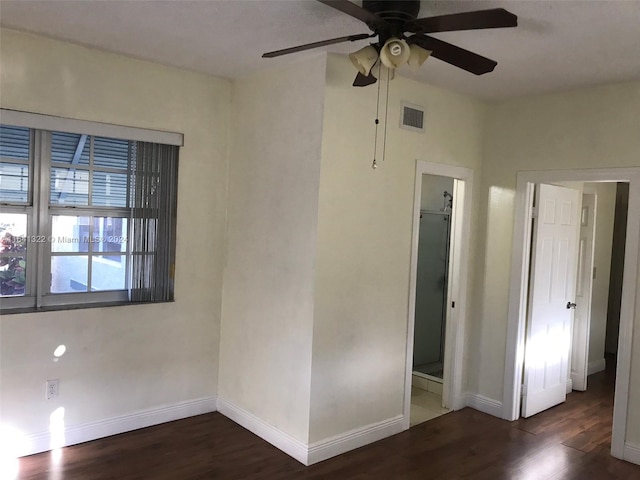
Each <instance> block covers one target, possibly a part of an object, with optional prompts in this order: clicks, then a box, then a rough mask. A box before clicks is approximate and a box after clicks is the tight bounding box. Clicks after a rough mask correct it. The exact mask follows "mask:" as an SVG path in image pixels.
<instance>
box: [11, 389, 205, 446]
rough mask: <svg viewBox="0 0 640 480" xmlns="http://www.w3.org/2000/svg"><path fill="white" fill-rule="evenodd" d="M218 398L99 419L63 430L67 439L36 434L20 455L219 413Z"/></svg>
mask: <svg viewBox="0 0 640 480" xmlns="http://www.w3.org/2000/svg"><path fill="white" fill-rule="evenodd" d="M216 403H217V402H216V397H215V396H213V397H205V398H199V399H197V400H189V401H186V402H180V403H176V404H173V405H165V406H162V407H157V408H150V409H148V410H140V411H138V412H134V413H131V414H128V415H122V416H119V417H113V418H108V419H104V420H98V421H95V422H89V423H84V424H81V425H71V426H69V427H65V428H64V434H63V435H64V436H62V435H61V434H59V435H56V436H55V438H54V435H52V434H51V433H50V432H41V433H35V434H32V435H27V436H26V437H25V440H26V441H25V442H24V444H25V445H24V448H23V449H22V451H21V452H20V455H21V456H24V455H33V454H35V453H40V452H46V451H47V450H51V449H52V448H59V447H68V446H70V445H76V444H78V443H84V442H88V441H91V440H96V439H98V438H103V437H109V436H111V435H117V434H119V433H124V432H130V431H131V430H137V429H139V428H145V427H150V426H152V425H158V424H160V423H166V422H171V421H173V420H179V419H181V418H187V417H193V416H195V415H200V414H203V413H209V412H215V411H216Z"/></svg>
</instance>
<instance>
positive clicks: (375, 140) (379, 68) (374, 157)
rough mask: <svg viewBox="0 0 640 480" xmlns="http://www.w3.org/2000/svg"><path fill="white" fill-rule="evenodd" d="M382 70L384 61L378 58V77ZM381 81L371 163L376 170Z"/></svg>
mask: <svg viewBox="0 0 640 480" xmlns="http://www.w3.org/2000/svg"><path fill="white" fill-rule="evenodd" d="M381 71H382V63H380V60H378V79H380V72H381ZM381 83H382V82H381V81H379V82H378V100H377V101H376V119H375V124H376V133H375V137H374V139H373V163H372V164H371V168H373V169H374V170H375V169H376V168H378V162H376V155H377V154H378V124H379V123H380V120H379V118H378V117H379V113H380V84H381Z"/></svg>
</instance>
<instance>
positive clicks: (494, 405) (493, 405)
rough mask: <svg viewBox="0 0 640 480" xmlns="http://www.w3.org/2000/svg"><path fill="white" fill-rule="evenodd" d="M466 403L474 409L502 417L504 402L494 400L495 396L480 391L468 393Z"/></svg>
mask: <svg viewBox="0 0 640 480" xmlns="http://www.w3.org/2000/svg"><path fill="white" fill-rule="evenodd" d="M465 403H466V405H467V407H470V408H473V409H474V410H478V411H480V412H482V413H486V414H488V415H492V416H494V417H498V418H501V417H502V402H500V401H498V400H494V399H493V398H489V397H485V396H484V395H480V394H478V393H467V395H466V401H465Z"/></svg>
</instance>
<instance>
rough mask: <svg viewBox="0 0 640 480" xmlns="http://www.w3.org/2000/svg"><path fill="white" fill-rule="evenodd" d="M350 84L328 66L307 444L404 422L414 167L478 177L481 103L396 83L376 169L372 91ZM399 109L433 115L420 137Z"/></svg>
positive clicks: (346, 69)
mask: <svg viewBox="0 0 640 480" xmlns="http://www.w3.org/2000/svg"><path fill="white" fill-rule="evenodd" d="M354 76H355V72H354V69H353V66H352V65H351V64H350V63H349V60H348V59H347V58H342V57H339V56H334V55H330V56H329V60H328V67H327V93H326V98H325V116H324V132H323V139H322V169H321V176H320V210H319V220H318V256H317V273H316V301H315V314H314V315H315V319H314V325H313V369H312V379H311V425H310V441H311V442H314V441H319V440H321V439H325V438H327V437H330V436H332V435H336V434H340V433H344V432H346V431H348V430H351V429H354V428H358V427H362V426H365V425H369V424H372V423H375V422H379V421H383V420H387V419H390V418H393V417H395V416H397V415H400V414H401V413H402V407H403V395H404V368H405V357H406V342H407V311H408V290H409V267H410V250H411V229H412V215H413V195H414V182H415V171H416V160H417V159H420V160H427V161H430V162H437V163H447V164H452V165H461V166H465V167H469V168H472V169H473V170H474V172H475V173H476V175H479V173H480V163H481V154H482V135H481V133H482V121H483V118H484V108H483V106H482V104H481V103H479V102H476V101H474V100H471V99H469V98H467V97H464V96H461V95H457V94H454V93H451V92H447V91H444V90H441V89H438V88H434V87H431V86H428V85H424V84H420V83H417V82H414V81H412V80H407V79H405V78H402V77H400V76H398V77H396V79H395V80H393V81H392V82H391V85H390V91H389V120H388V121H389V124H388V129H387V146H386V158H385V160H384V162H383V161H382V157H381V155H379V156H378V163H379V167H378V168H377V169H376V170H373V169H371V167H370V165H371V162H372V159H373V141H374V118H375V111H376V93H377V89H376V88H371V87H369V88H353V87H352V86H351V83H352V82H353V77H354ZM383 98H384V97H383ZM402 101H406V102H409V103H412V104H416V105H420V106H423V107H425V108H426V113H425V125H426V131H425V133H416V132H413V131H408V130H404V129H400V128H399V126H398V125H399V118H400V103H401V102H402ZM381 125H382V124H381ZM380 130H381V131H382V130H383V128H381V129H380ZM379 145H380V141H379ZM380 151H382V150H380ZM478 178H479V177H478ZM476 203H477V202H476ZM476 217H477V215H476ZM471 240H472V242H473V240H474V237H472V239H471Z"/></svg>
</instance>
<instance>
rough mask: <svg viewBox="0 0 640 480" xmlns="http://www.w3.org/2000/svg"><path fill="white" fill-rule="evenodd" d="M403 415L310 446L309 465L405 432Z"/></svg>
mask: <svg viewBox="0 0 640 480" xmlns="http://www.w3.org/2000/svg"><path fill="white" fill-rule="evenodd" d="M403 419H404V417H403V416H402V415H398V416H396V417H393V418H389V419H387V420H383V421H381V422H377V423H372V424H371V425H367V426H365V427H361V428H357V429H354V430H351V431H349V432H345V433H342V434H340V435H336V436H333V437H330V438H327V439H325V440H320V441H319V442H314V443H312V444H311V445H309V449H308V452H309V454H308V461H307V465H312V464H314V463H318V462H321V461H323V460H327V459H328V458H331V457H335V456H336V455H340V454H342V453H345V452H348V451H350V450H354V449H356V448H360V447H363V446H365V445H369V444H370V443H373V442H377V441H378V440H382V439H383V438H387V437H390V436H391V435H395V434H397V433H400V432H402V430H403Z"/></svg>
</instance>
